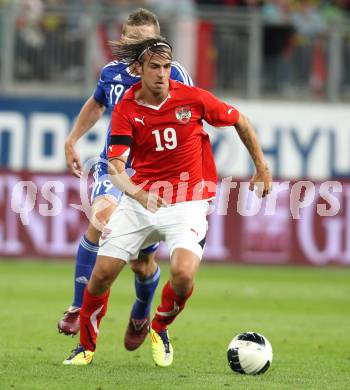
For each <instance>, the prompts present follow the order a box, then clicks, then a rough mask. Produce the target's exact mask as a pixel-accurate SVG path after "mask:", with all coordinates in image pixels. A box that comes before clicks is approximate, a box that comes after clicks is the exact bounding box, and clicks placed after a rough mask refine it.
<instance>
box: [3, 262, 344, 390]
mask: <svg viewBox="0 0 350 390" xmlns="http://www.w3.org/2000/svg"><path fill="white" fill-rule="evenodd" d="M161 268H162V280H161V285H163V283H164V281H165V280H166V278H167V275H168V267H167V265H166V264H165V263H162V265H161ZM72 274H73V264H72V263H64V262H62V263H60V262H51V263H50V262H13V261H8V262H0V301H1V343H0V388H1V389H2V390H4V389H26V390H27V389H45V390H46V389H60V390H61V389H74V390H75V389H84V390H89V389H94V390H97V389H99V390H102V389H103V390H105V389H131V390H133V389H152V390H156V389H181V390H182V389H230V388H232V389H249V390H250V389H259V390H261V389H268V390H270V389H279V390H285V389H308V390H309V389H336V390H339V389H349V388H350V341H349V340H350V269H344V268H322V269H314V268H292V267H255V266H246V267H242V266H223V265H221V266H218V265H206V264H202V266H201V269H200V271H199V274H198V277H197V282H196V288H195V292H194V295H193V297H192V298H191V300H190V302H189V304H188V306H187V308H186V309H185V311H184V312H183V313H182V314H181V315H180V316H179V317H178V319H177V320H176V322H175V323H174V324H173V325H172V326H171V328H170V336H171V338H172V340H173V345H174V350H175V355H174V363H173V365H172V366H171V367H170V368H163V369H162V368H158V367H155V366H154V364H153V361H152V358H151V352H150V340H146V342H145V344H144V345H143V346H141V347H140V348H139V349H138V350H137V351H135V352H128V351H126V350H125V349H124V347H123V334H124V329H125V326H126V324H127V320H128V315H129V310H130V307H131V304H132V301H133V277H132V273H131V271H130V270H129V269H125V270H124V271H123V273H122V275H121V276H120V278H119V279H118V281H117V282H116V283H115V284H114V286H113V289H112V294H111V298H110V305H109V310H108V314H107V316H106V317H105V318H104V320H103V322H102V326H101V332H100V337H99V342H98V349H97V351H96V353H95V358H94V362H93V364H92V365H91V366H88V367H66V366H62V365H61V362H62V361H63V360H64V358H66V357H67V356H68V354H69V353H70V351H71V349H72V348H73V347H74V346H75V344H77V343H78V338H74V339H72V338H70V337H67V336H63V335H59V334H58V332H57V329H56V323H57V320H58V318H59V317H60V316H61V313H62V311H63V310H64V309H65V308H66V306H67V305H68V304H69V303H70V301H71V294H72V279H73V275H72ZM160 290H161V289H160V288H158V292H157V295H156V298H155V303H158V302H159V294H160ZM154 306H155V305H154ZM153 309H154V308H153ZM250 330H254V331H257V332H260V333H262V334H264V335H265V336H266V337H267V338H268V339H269V340H270V342H271V344H272V347H273V350H274V361H273V363H272V366H271V368H270V370H269V371H268V372H267V373H266V374H264V375H261V376H251V377H250V376H244V375H239V374H235V373H233V372H231V371H230V369H229V367H228V364H227V361H226V348H227V345H228V343H229V342H230V340H231V339H232V338H233V336H235V335H236V334H237V333H240V332H243V331H250Z"/></svg>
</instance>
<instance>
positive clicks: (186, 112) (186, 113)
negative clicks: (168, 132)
mask: <svg viewBox="0 0 350 390" xmlns="http://www.w3.org/2000/svg"><path fill="white" fill-rule="evenodd" d="M175 115H176V119H177V120H178V121H179V122H181V123H188V122H189V121H190V119H191V117H192V112H191V108H190V107H189V106H183V107H178V108H177V109H176V110H175Z"/></svg>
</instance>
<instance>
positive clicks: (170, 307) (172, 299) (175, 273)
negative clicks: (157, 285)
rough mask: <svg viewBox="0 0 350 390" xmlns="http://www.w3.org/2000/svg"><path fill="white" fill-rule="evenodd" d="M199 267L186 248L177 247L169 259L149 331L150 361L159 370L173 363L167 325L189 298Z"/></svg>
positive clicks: (196, 259)
mask: <svg viewBox="0 0 350 390" xmlns="http://www.w3.org/2000/svg"><path fill="white" fill-rule="evenodd" d="M199 264H200V258H199V257H198V256H197V255H196V254H195V253H193V252H191V251H189V250H187V249H183V248H177V249H175V250H174V252H173V254H172V256H171V267H170V279H169V280H168V281H167V283H166V284H165V286H164V287H163V291H162V299H161V303H160V305H159V306H158V307H157V310H156V314H155V316H154V319H153V321H152V326H151V330H150V332H151V341H152V355H153V359H154V361H155V363H156V364H157V365H158V366H160V367H166V366H170V365H171V363H172V361H173V348H172V345H171V343H170V340H169V334H168V326H169V325H170V324H171V323H172V322H173V321H174V320H175V318H176V317H177V316H178V315H179V314H180V313H181V311H182V310H183V309H184V307H185V304H186V302H187V300H188V299H189V297H190V296H191V294H192V291H193V284H194V277H195V275H196V272H197V270H198V266H199Z"/></svg>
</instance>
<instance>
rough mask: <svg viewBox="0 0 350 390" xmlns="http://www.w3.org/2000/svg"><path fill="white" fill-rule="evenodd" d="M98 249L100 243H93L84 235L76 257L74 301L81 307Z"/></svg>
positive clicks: (73, 304) (74, 304) (75, 304)
mask: <svg viewBox="0 0 350 390" xmlns="http://www.w3.org/2000/svg"><path fill="white" fill-rule="evenodd" d="M98 249H99V246H98V244H93V243H92V242H90V241H89V240H88V239H87V238H86V237H85V236H83V238H82V239H81V241H80V244H79V248H78V252H77V256H76V259H75V276H74V301H73V303H72V306H76V307H81V305H82V303H83V296H84V290H85V287H86V286H87V284H88V282H89V279H90V276H91V274H92V270H93V269H94V265H95V262H96V257H97V252H98Z"/></svg>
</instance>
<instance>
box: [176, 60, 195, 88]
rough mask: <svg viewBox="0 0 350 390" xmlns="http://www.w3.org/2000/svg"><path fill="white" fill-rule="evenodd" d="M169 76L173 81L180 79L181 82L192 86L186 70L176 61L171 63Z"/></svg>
mask: <svg viewBox="0 0 350 390" xmlns="http://www.w3.org/2000/svg"><path fill="white" fill-rule="evenodd" d="M170 78H171V79H172V80H175V81H180V83H182V84H185V85H189V86H193V81H192V79H191V76H190V75H189V74H188V73H187V70H186V69H185V68H184V67H183V66H182V65H180V64H179V63H178V62H175V61H174V62H173V63H172V65H171V74H170Z"/></svg>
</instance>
